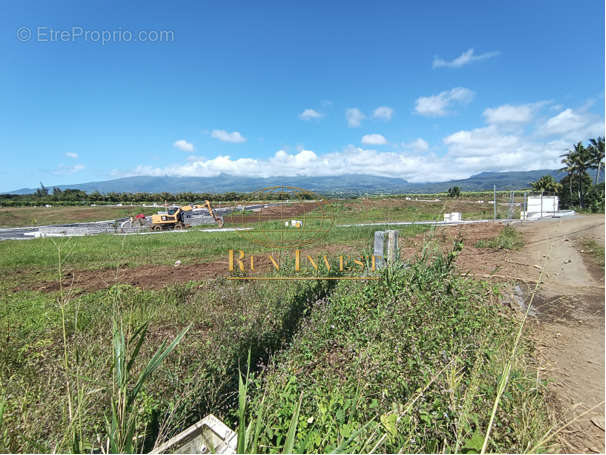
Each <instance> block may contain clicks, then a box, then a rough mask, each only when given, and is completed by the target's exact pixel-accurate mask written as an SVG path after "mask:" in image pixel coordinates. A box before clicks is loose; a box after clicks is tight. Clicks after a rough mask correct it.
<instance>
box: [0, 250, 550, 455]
mask: <svg viewBox="0 0 606 455" xmlns="http://www.w3.org/2000/svg"><path fill="white" fill-rule="evenodd" d="M457 251H458V250H456V249H455V251H454V252H453V253H451V254H450V255H447V256H441V255H438V254H437V253H436V254H433V253H431V251H430V249H426V250H425V256H424V257H423V258H420V259H419V261H418V262H416V263H414V264H412V265H411V266H410V267H408V268H404V267H395V268H393V269H390V270H388V271H387V272H385V273H384V274H383V275H382V277H381V280H380V281H377V282H373V283H370V284H369V283H361V282H345V281H342V282H334V281H333V282H321V281H305V282H278V283H277V282H232V281H227V280H224V279H216V280H208V281H205V282H198V283H190V284H188V285H179V286H169V287H166V288H164V289H162V290H160V291H143V290H141V289H138V288H134V287H130V286H124V285H116V286H114V287H112V288H110V289H106V290H100V291H97V292H95V293H90V294H84V295H79V296H73V295H71V294H70V291H69V290H63V291H62V292H58V293H54V294H43V293H37V292H18V293H11V292H8V291H7V290H6V289H5V290H4V295H3V297H2V298H3V301H4V302H5V303H4V305H3V309H2V313H0V327H1V328H2V333H3V334H4V335H3V338H2V341H1V343H2V349H1V350H0V451H2V452H9V451H10V452H48V451H58V452H90V451H92V450H95V451H98V450H107V448H108V438H111V437H112V436H111V435H112V434H114V433H115V431H114V429H113V423H112V422H113V421H114V418H113V417H112V411H111V410H112V409H113V408H116V405H117V404H120V401H119V397H120V396H121V395H120V393H121V392H120V391H121V390H124V391H125V393H124V396H125V397H127V396H133V397H134V398H133V399H132V403H130V404H129V406H130V408H129V409H130V411H129V412H130V414H129V415H128V416H126V418H125V419H124V421H127V422H132V423H133V433H132V435H133V437H134V438H135V439H134V440H133V441H135V442H134V444H135V445H134V447H135V449H136V451H148V450H150V449H151V448H152V447H153V445H154V444H155V443H156V442H157V441H161V440H165V439H166V438H168V437H170V436H172V435H174V434H176V433H178V432H179V431H181V430H182V429H184V428H185V427H186V426H188V425H190V424H192V423H194V422H195V421H197V420H198V419H200V418H202V417H203V416H205V415H207V414H208V413H214V414H215V415H217V416H218V417H219V418H221V419H223V420H225V421H226V422H227V423H228V424H229V425H230V426H231V427H232V428H236V427H237V422H238V421H237V418H236V413H237V398H238V397H237V393H238V372H239V371H240V370H242V371H243V370H245V369H246V363H247V356H248V353H249V352H250V353H251V368H252V372H251V374H252V376H253V377H254V378H255V379H254V382H253V383H252V384H251V388H250V393H251V400H250V401H249V404H248V407H247V419H248V420H249V421H250V420H255V419H257V421H261V422H262V426H261V430H260V432H259V434H258V436H257V439H256V444H257V450H259V451H261V452H276V451H280V450H282V449H283V448H284V442H285V439H286V435H287V432H288V429H289V427H290V422H291V420H292V416H293V413H294V411H295V409H296V407H297V403H298V402H299V400H301V409H300V414H299V415H298V417H297V419H296V422H297V426H296V433H295V434H294V435H293V441H294V450H295V451H297V452H298V451H306V452H314V451H316V452H322V451H330V450H334V449H337V448H341V449H343V450H347V451H357V452H360V451H370V450H374V451H379V452H395V451H399V450H403V451H405V452H432V451H447V452H461V451H463V452H470V451H471V452H473V451H479V449H480V448H481V446H482V442H483V438H484V434H485V432H486V427H487V422H488V420H489V418H490V409H491V407H492V403H493V402H494V399H495V395H496V392H497V387H498V384H499V380H500V377H501V374H502V372H503V371H504V366H505V365H506V363H507V362H508V361H509V360H510V359H509V355H510V352H511V347H512V344H513V340H514V338H515V334H516V331H517V328H518V327H519V325H518V322H516V321H515V320H514V319H512V317H511V314H508V313H507V312H506V311H505V307H503V306H502V305H500V304H499V303H498V302H499V300H498V296H497V290H496V289H494V288H492V287H491V286H489V285H487V284H486V283H482V282H476V281H472V280H470V279H467V278H462V277H460V276H458V275H456V274H455V273H454V272H453V270H452V265H453V261H454V260H455V258H456V254H457ZM144 324H147V330H148V332H147V335H146V336H145V338H144V339H143V340H144V341H143V342H142V344H141V346H140V348H138V347H137V346H138V344H137V343H136V340H137V334H138V333H143V332H138V330H139V329H140V328H141V327H142V326H143V325H144ZM187 327H189V330H188V331H187V333H186V334H185V336H184V338H183V339H182V340H181V341H180V343H179V344H178V345H176V347H175V348H174V351H172V352H171V353H170V354H169V355H168V356H167V357H166V358H165V359H164V361H163V362H162V363H161V364H159V367H158V368H157V369H156V370H155V371H154V372H153V374H151V375H150V376H149V377H148V378H147V380H146V381H145V383H143V386H142V388H141V389H140V391H139V392H138V393H137V394H134V395H132V392H133V390H134V389H136V382H137V381H136V378H137V377H139V376H140V374H141V373H143V372H144V371H145V370H146V365H149V363H150V362H151V361H152V360H153V358H154V353H155V352H156V351H157V350H158V347H159V346H160V345H161V343H162V342H163V341H167V342H170V341H171V340H174V339H175V337H176V336H177V334H179V333H182V331H183V329H185V328H187ZM119 333H123V334H124V339H125V341H124V342H123V349H124V351H125V353H124V358H125V359H134V360H133V361H132V365H129V368H130V369H129V372H130V376H129V375H127V376H124V375H123V374H122V376H120V375H118V371H117V366H118V363H117V361H116V359H117V358H118V356H117V355H116V346H117V345H118V346H120V343H116V334H119ZM530 349H531V346H530V345H529V344H528V343H525V342H524V343H523V344H522V346H521V349H520V350H519V351H518V353H517V355H516V356H515V357H514V358H513V368H512V372H511V375H510V381H509V385H508V388H507V389H506V391H505V393H504V395H503V398H502V401H501V402H500V405H499V407H498V412H497V414H496V419H495V425H494V427H493V431H492V434H491V437H490V439H489V445H488V450H489V451H506V452H521V451H527V450H530V449H534V450H538V451H541V450H546V449H548V447H545V446H539V447H535V444H536V442H537V441H538V440H539V439H540V437H541V436H543V435H544V434H545V432H546V426H547V424H548V419H547V415H546V411H545V407H544V395H543V384H542V383H540V382H537V380H536V374H535V372H534V370H533V367H532V365H530V364H528V363H527V360H528V358H529V357H528V353H529V350H530ZM119 377H122V378H124V377H126V380H125V383H124V384H123V383H120V381H119ZM129 378H131V379H129ZM119 421H120V422H122V420H119ZM111 447H113V446H111ZM124 447H127V446H121V447H118V450H124Z"/></svg>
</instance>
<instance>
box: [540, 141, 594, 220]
mask: <svg viewBox="0 0 606 455" xmlns="http://www.w3.org/2000/svg"><path fill="white" fill-rule="evenodd" d="M561 158H562V164H563V165H564V167H562V169H560V171H562V172H565V173H566V175H565V176H564V178H562V179H561V180H560V181H559V182H556V181H555V179H554V178H553V177H552V176H551V175H545V176H543V177H541V178H540V179H539V180H537V181H536V182H534V183H532V189H533V190H534V191H540V192H547V193H552V194H557V195H558V196H559V197H560V205H561V206H562V207H564V208H572V207H579V208H580V209H590V210H592V211H603V210H604V184H603V183H600V182H601V181H602V179H601V176H602V170H603V169H604V137H598V138H594V139H590V140H589V142H588V143H587V145H585V144H583V143H582V142H577V143H576V144H574V145H573V146H572V147H571V148H570V149H569V150H568V151H567V152H566V153H565V154H563V155H561ZM589 171H594V175H593V179H592V178H591V177H590V175H589ZM592 180H593V182H592Z"/></svg>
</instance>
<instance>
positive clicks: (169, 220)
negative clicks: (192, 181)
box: [152, 201, 223, 231]
mask: <svg viewBox="0 0 606 455" xmlns="http://www.w3.org/2000/svg"><path fill="white" fill-rule="evenodd" d="M204 208H206V209H208V213H209V214H210V215H211V216H212V217H213V219H214V220H215V222H216V223H217V225H218V226H219V228H222V227H223V218H221V217H220V216H218V215H217V214H216V213H215V211H214V210H213V208H212V206H211V205H210V201H204V203H203V204H188V205H184V206H181V207H169V208H168V209H167V211H166V214H156V215H152V230H153V231H161V230H167V229H177V230H178V229H185V228H188V227H189V225H188V224H187V223H186V217H187V215H188V214H189V213H190V212H191V211H192V210H194V209H204Z"/></svg>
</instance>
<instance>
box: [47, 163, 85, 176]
mask: <svg viewBox="0 0 606 455" xmlns="http://www.w3.org/2000/svg"><path fill="white" fill-rule="evenodd" d="M84 168H85V167H84V165H83V164H76V165H74V166H65V165H64V164H60V165H59V166H57V168H56V169H54V170H52V171H51V173H53V174H55V175H71V174H75V173H76V172H80V171H83V170H84Z"/></svg>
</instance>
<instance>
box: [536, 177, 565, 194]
mask: <svg viewBox="0 0 606 455" xmlns="http://www.w3.org/2000/svg"><path fill="white" fill-rule="evenodd" d="M532 190H533V191H536V192H540V193H543V192H545V193H558V192H560V191H561V190H562V184H560V183H558V182H556V181H555V179H554V178H553V177H552V176H551V175H544V176H543V177H541V178H540V179H539V180H537V181H536V182H533V183H532Z"/></svg>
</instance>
